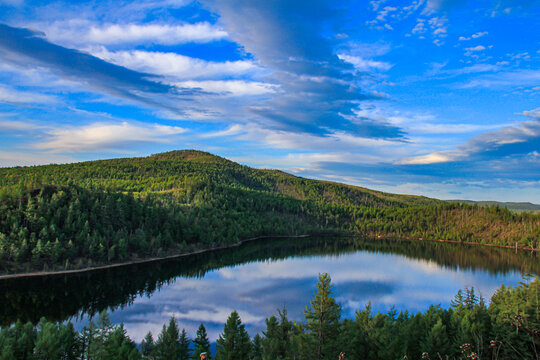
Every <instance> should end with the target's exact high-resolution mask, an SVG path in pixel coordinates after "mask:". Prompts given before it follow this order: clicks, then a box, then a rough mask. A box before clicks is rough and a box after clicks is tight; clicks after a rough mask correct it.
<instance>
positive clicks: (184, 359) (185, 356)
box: [178, 329, 191, 360]
mask: <svg viewBox="0 0 540 360" xmlns="http://www.w3.org/2000/svg"><path fill="white" fill-rule="evenodd" d="M190 342H191V341H190V340H189V338H188V336H187V333H186V329H182V332H181V333H180V339H179V343H180V356H179V358H178V360H189V359H190V358H191V354H190V353H191V349H190V348H189V345H190Z"/></svg>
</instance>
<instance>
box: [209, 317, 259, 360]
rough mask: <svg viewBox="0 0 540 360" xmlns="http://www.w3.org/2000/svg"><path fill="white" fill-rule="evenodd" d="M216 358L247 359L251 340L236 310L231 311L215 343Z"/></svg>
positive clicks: (229, 359) (219, 359)
mask: <svg viewBox="0 0 540 360" xmlns="http://www.w3.org/2000/svg"><path fill="white" fill-rule="evenodd" d="M216 350H217V353H216V360H241V359H248V358H249V354H250V351H251V340H250V338H249V335H248V333H247V331H246V329H245V325H244V324H242V320H241V319H240V316H239V315H238V312H236V310H235V311H233V312H232V313H231V315H229V318H228V319H227V322H226V323H225V327H224V329H223V334H221V335H220V336H219V338H218V339H217V343H216Z"/></svg>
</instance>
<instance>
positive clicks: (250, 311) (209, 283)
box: [111, 251, 521, 341]
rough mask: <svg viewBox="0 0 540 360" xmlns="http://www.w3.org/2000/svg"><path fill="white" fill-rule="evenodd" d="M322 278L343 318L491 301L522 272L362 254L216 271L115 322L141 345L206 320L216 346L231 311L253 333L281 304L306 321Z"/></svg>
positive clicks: (183, 282)
mask: <svg viewBox="0 0 540 360" xmlns="http://www.w3.org/2000/svg"><path fill="white" fill-rule="evenodd" d="M321 272H327V273H329V274H330V276H331V277H332V282H333V284H334V295H335V297H336V298H337V300H338V301H339V302H341V304H342V306H343V316H345V317H353V316H354V312H355V311H356V310H358V309H362V308H363V307H364V306H365V304H366V303H367V302H368V301H371V303H372V306H373V310H374V311H382V312H386V311H387V310H390V309H391V308H392V307H395V308H396V309H397V310H398V311H399V310H404V309H408V310H409V311H410V312H417V311H424V310H426V309H427V308H428V307H429V305H431V304H441V305H442V306H443V307H447V306H449V304H450V300H451V299H452V298H453V297H454V295H455V293H456V292H457V291H458V290H459V289H462V288H465V287H471V286H474V287H475V289H477V291H478V292H479V293H480V294H482V296H484V297H485V298H486V299H489V297H490V296H491V295H492V294H493V292H494V291H495V290H496V289H497V288H498V287H499V286H500V285H501V284H506V285H515V284H517V283H518V282H519V281H520V280H521V274H520V273H519V272H517V271H512V272H508V273H506V274H489V273H488V272H487V271H483V270H482V271H480V270H476V271H473V270H463V269H458V270H455V269H450V268H446V267H442V266H440V265H438V264H437V263H435V262H433V261H425V260H415V259H410V258H407V257H404V256H401V255H392V254H381V253H379V254H377V253H368V252H364V251H359V252H355V253H350V254H345V255H341V256H310V257H303V258H288V259H285V260H279V261H263V262H255V263H248V264H243V265H238V266H233V267H226V268H222V269H219V270H215V271H211V272H209V273H207V274H206V276H204V277H203V278H199V279H196V278H181V277H178V278H177V279H176V281H174V282H172V283H171V284H169V285H167V286H163V287H162V288H161V290H159V291H156V292H155V293H154V294H153V295H152V296H151V297H146V296H138V297H137V298H136V299H135V301H134V303H133V304H132V305H130V306H127V307H125V308H123V309H117V310H116V311H114V312H113V313H112V315H111V318H112V320H113V321H114V322H123V323H124V324H125V327H126V329H127V331H128V333H129V335H130V336H131V337H132V338H133V339H135V340H136V341H140V340H141V339H142V338H143V337H144V335H145V334H146V332H148V331H149V330H150V331H152V333H153V335H154V337H155V338H157V335H158V334H159V332H160V331H161V328H162V326H163V324H165V323H166V322H167V321H168V320H169V318H170V317H171V316H173V315H174V316H175V317H176V318H177V320H178V322H179V324H180V327H181V328H185V329H186V330H187V331H188V334H189V336H190V337H192V338H193V337H194V336H195V332H196V330H197V328H198V326H199V324H200V323H201V322H202V323H204V325H205V326H206V329H207V331H208V336H209V338H210V340H211V341H215V340H216V338H217V337H218V335H219V334H220V333H221V332H222V331H223V324H224V322H225V321H226V319H227V317H228V315H229V314H230V312H231V311H232V310H237V311H238V313H239V314H240V317H241V318H242V321H243V322H244V323H245V324H246V328H247V330H248V331H249V332H250V334H251V335H254V334H255V333H257V332H260V331H262V330H263V329H264V328H265V324H264V319H265V318H267V317H268V316H270V315H272V314H275V313H276V309H277V308H281V307H283V306H285V307H286V308H287V311H288V314H289V318H291V319H293V320H302V319H303V310H304V308H305V306H306V305H307V304H308V302H309V300H310V299H311V298H312V295H313V292H314V291H315V285H316V283H317V275H318V274H319V273H321Z"/></svg>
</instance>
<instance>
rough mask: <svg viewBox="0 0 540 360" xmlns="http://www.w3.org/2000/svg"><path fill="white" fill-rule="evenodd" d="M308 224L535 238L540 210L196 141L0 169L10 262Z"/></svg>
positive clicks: (149, 248)
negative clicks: (440, 196) (373, 181)
mask: <svg viewBox="0 0 540 360" xmlns="http://www.w3.org/2000/svg"><path fill="white" fill-rule="evenodd" d="M310 233H355V234H365V235H369V236H407V237H419V238H420V237H421V238H433V239H448V240H459V241H473V242H481V243H492V244H500V245H512V246H514V245H515V244H516V243H517V244H518V245H519V246H523V247H538V239H540V215H534V214H527V213H521V214H514V213H511V212H510V211H508V210H506V209H500V208H498V207H478V206H472V205H466V204H457V203H450V204H449V203H446V202H443V201H439V200H435V199H429V198H425V197H418V196H406V195H395V194H388V193H383V192H378V191H373V190H369V189H365V188H360V187H355V186H349V185H344V184H338V183H333V182H326V181H317V180H310V179H304V178H300V177H296V176H293V175H290V174H287V173H284V172H281V171H277V170H261V169H253V168H250V167H247V166H242V165H239V164H237V163H234V162H232V161H229V160H227V159H224V158H221V157H218V156H214V155H211V154H209V153H205V152H200V151H194V150H183V151H172V152H167V153H162V154H157V155H153V156H149V157H142V158H125V159H112V160H100V161H89V162H82V163H74V164H64V165H46V166H33V167H15V168H2V169H0V272H4V273H7V272H19V271H34V270H41V269H72V268H80V267H86V266H94V265H98V264H107V263H113V262H124V261H128V260H133V259H140V258H147V257H156V256H164V255H167V254H173V253H182V252H189V251H193V250H196V249H201V248H210V247H215V246H220V245H227V244H231V243H235V242H238V240H241V239H245V238H249V237H253V236H259V235H268V234H274V235H276V234H310Z"/></svg>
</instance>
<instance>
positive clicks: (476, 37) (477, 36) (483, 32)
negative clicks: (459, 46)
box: [471, 31, 488, 39]
mask: <svg viewBox="0 0 540 360" xmlns="http://www.w3.org/2000/svg"><path fill="white" fill-rule="evenodd" d="M487 34H488V32H487V31H482V32H477V33H476V34H472V35H471V37H472V38H473V39H478V38H479V37H482V36H486V35H487Z"/></svg>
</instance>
